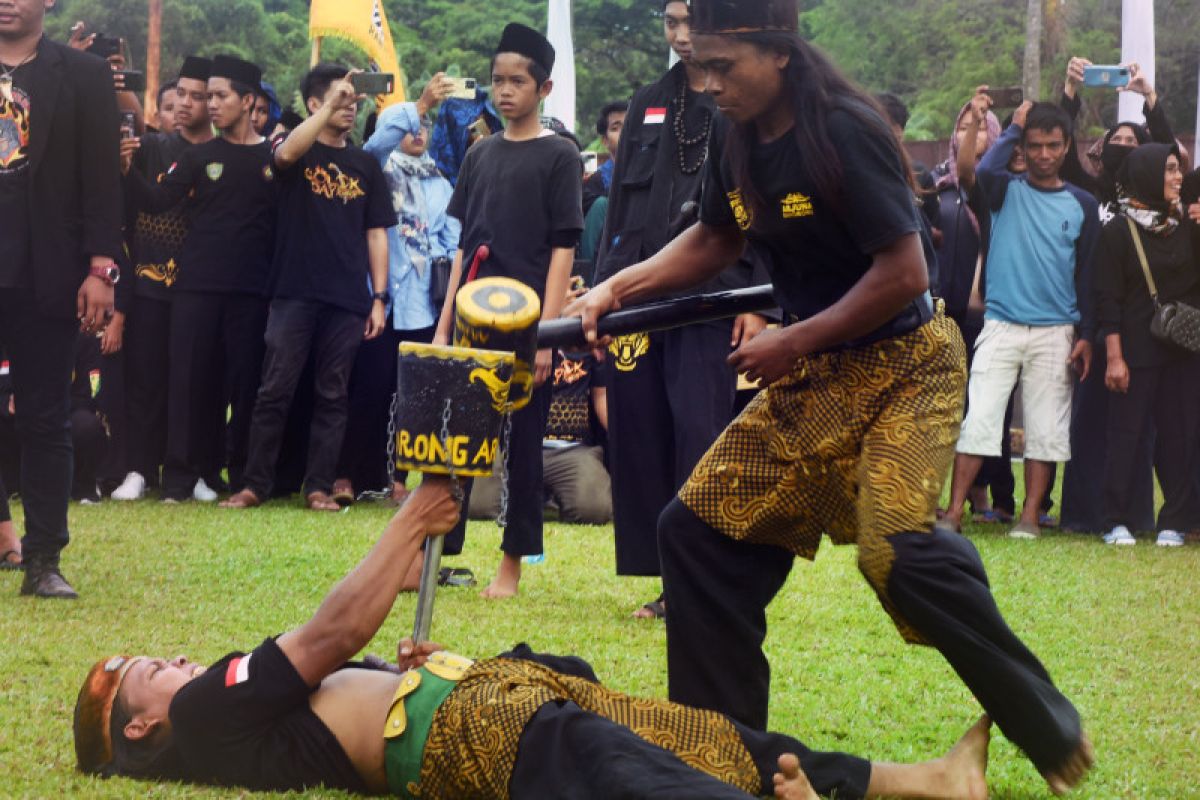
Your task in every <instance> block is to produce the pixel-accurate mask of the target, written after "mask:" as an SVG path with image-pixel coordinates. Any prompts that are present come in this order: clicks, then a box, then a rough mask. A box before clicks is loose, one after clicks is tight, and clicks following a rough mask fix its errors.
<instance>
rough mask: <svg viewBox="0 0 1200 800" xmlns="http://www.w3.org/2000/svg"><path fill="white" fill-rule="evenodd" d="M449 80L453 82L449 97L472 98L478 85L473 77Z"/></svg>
mask: <svg viewBox="0 0 1200 800" xmlns="http://www.w3.org/2000/svg"><path fill="white" fill-rule="evenodd" d="M450 80H451V81H452V82H453V83H454V91H453V92H452V93H451V94H450V96H451V97H453V98H456V99H458V100H474V99H475V91H476V90H477V89H478V87H479V85H478V83H477V82H476V80H475V79H474V78H454V77H451V78H450Z"/></svg>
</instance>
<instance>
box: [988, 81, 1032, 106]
mask: <svg viewBox="0 0 1200 800" xmlns="http://www.w3.org/2000/svg"><path fill="white" fill-rule="evenodd" d="M985 94H987V96H988V97H990V98H992V105H993V106H995V107H996V108H1016V107H1017V106H1019V105H1021V103H1024V102H1025V90H1024V89H1022V88H1021V87H1020V86H1009V87H1006V88H1003V89H988V90H987V92H985Z"/></svg>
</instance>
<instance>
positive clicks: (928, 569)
mask: <svg viewBox="0 0 1200 800" xmlns="http://www.w3.org/2000/svg"><path fill="white" fill-rule="evenodd" d="M888 541H889V542H891V544H892V547H893V549H894V551H895V561H894V562H893V564H892V569H891V575H890V578H889V582H888V587H887V590H888V595H889V596H890V598H891V600H892V602H893V603H894V605H895V607H896V609H897V611H898V612H899V613H900V614H901V615H902V616H903V617H904V618H905V619H906V620H907V621H908V622H909V624H911V625H912V626H913V627H914V628H915V629H916V630H917V631H919V632H920V633H921V635H922V636H924V638H925V639H926V640H928V641H929V642H930V643H931V644H932V645H933V646H934V647H936V648H937V649H938V651H939V652H941V654H942V655H943V656H944V657H945V658H946V660H947V661H948V662H949V663H950V665H951V666H952V667H953V668H954V670H955V672H957V673H958V675H959V677H960V678H962V680H963V682H964V683H966V685H967V687H968V688H970V690H971V691H972V693H974V695H975V697H976V698H978V700H979V702H980V704H981V705H982V706H983V708H984V710H985V711H987V713H988V714H989V715H990V716H991V717H992V719H993V720H994V721H995V722H996V724H997V725H999V726H1000V729H1001V730H1002V731H1003V732H1004V735H1005V736H1007V737H1008V738H1009V739H1010V740H1011V741H1013V742H1014V743H1016V744H1017V746H1019V747H1020V748H1021V749H1022V750H1024V751H1025V753H1026V754H1027V755H1028V756H1029V757H1030V759H1031V760H1032V761H1033V762H1034V764H1035V765H1036V766H1037V767H1038V768H1039V769H1040V770H1043V771H1046V770H1051V769H1055V768H1057V767H1060V766H1061V765H1062V764H1063V762H1064V761H1065V759H1066V758H1067V756H1068V755H1070V753H1071V752H1072V751H1073V750H1074V749H1075V747H1076V746H1077V745H1078V743H1079V737H1080V731H1081V728H1080V723H1079V715H1078V714H1077V713H1076V711H1075V708H1074V707H1073V706H1072V705H1071V703H1070V702H1069V701H1068V700H1067V699H1066V698H1065V697H1064V696H1063V695H1062V694H1061V693H1060V692H1059V691H1058V690H1057V689H1056V688H1055V687H1054V684H1053V682H1052V681H1051V680H1050V676H1049V675H1048V674H1047V672H1046V670H1045V669H1044V668H1043V667H1042V665H1041V664H1040V663H1039V662H1038V660H1037V658H1036V657H1034V655H1033V654H1032V653H1031V652H1030V651H1029V650H1028V649H1027V648H1026V647H1025V646H1024V644H1022V643H1021V641H1020V639H1018V638H1017V637H1016V635H1015V634H1014V633H1013V632H1012V631H1011V630H1010V629H1009V627H1008V625H1007V624H1006V623H1005V621H1004V619H1003V617H1001V615H1000V611H999V609H998V608H997V607H996V603H995V600H994V599H993V598H992V594H991V589H990V587H989V585H988V580H987V574H986V573H985V571H984V568H983V562H982V561H981V560H980V558H979V554H978V553H977V552H976V550H975V547H974V546H973V545H972V544H971V543H970V541H969V540H968V539H966V538H964V537H962V536H959V535H957V534H953V533H950V532H948V531H945V530H942V529H940V528H937V529H935V530H934V532H933V533H901V534H897V535H894V536H891V537H889V539H888ZM659 545H660V548H661V550H662V564H663V585H664V588H665V591H666V593H667V596H668V597H669V598H670V601H671V613H670V614H668V615H667V671H668V684H669V691H670V697H671V699H672V700H674V701H676V702H679V703H684V704H686V705H692V706H697V707H700V708H710V709H713V710H715V711H719V712H722V713H724V714H727V715H729V716H730V717H732V718H733V719H735V720H737V721H739V722H741V723H743V724H745V725H748V726H750V727H752V728H755V729H759V730H762V729H765V728H766V725H767V700H768V697H769V689H770V680H771V670H770V665H769V664H768V662H767V659H766V656H765V655H764V654H763V651H762V643H763V640H764V639H765V638H766V634H767V619H766V608H767V606H768V605H769V604H770V602H771V600H772V599H773V598H774V597H775V594H776V593H777V592H778V591H779V589H780V588H781V587H782V586H783V583H784V581H785V580H786V579H787V576H788V573H789V572H790V571H791V568H792V561H793V556H792V554H791V553H790V552H788V551H787V550H783V549H781V548H778V547H773V546H765V545H755V544H747V543H743V542H737V541H734V540H733V539H730V538H729V537H727V536H725V535H724V534H722V533H721V532H719V531H717V530H716V529H714V528H712V527H711V526H709V525H707V524H706V523H704V522H703V521H701V520H700V519H699V518H698V517H697V516H696V515H695V514H694V513H692V511H691V510H690V509H688V508H687V507H686V506H685V505H683V503H681V502H680V501H679V500H674V501H672V502H671V504H670V505H668V506H667V509H666V511H664V512H663V515H662V518H661V520H660V523H659ZM714 642H719V643H720V646H719V647H714V646H713V643H714ZM730 676H737V677H736V680H731V679H730Z"/></svg>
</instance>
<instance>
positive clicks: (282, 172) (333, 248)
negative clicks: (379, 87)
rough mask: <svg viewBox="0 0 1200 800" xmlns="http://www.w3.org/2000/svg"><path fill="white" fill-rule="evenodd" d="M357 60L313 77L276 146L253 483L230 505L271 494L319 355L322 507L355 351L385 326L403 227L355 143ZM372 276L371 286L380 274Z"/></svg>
mask: <svg viewBox="0 0 1200 800" xmlns="http://www.w3.org/2000/svg"><path fill="white" fill-rule="evenodd" d="M346 74H347V70H346V68H345V67H339V66H334V65H329V64H325V65H320V66H317V67H315V68H314V69H313V70H311V71H310V72H309V73H308V75H307V76H305V78H304V83H303V86H302V89H301V93H302V95H303V97H304V102H305V104H306V105H307V106H308V111H309V115H310V116H309V118H308V120H307V121H305V122H304V123H303V124H302V125H300V127H298V128H296V130H294V131H292V133H291V134H289V135H288V137H287V138H286V139H283V140H281V141H280V142H279V144H278V145H277V146H276V148H275V167H276V169H278V171H279V180H280V192H281V194H280V199H281V206H282V213H281V214H280V218H279V223H280V227H279V238H278V241H277V242H276V250H275V264H274V284H275V288H274V299H273V300H272V302H271V313H270V317H269V318H268V320H267V334H266V343H267V357H266V360H265V362H264V365H263V383H262V387H261V388H260V389H259V393H258V399H257V401H256V403H255V407H254V424H253V426H252V434H251V438H250V459H249V461H248V462H247V464H246V487H245V488H244V489H242V490H241V491H240V492H238V493H237V494H235V495H234V496H233V497H231V498H229V500H227V501H226V502H224V503H222V504H221V505H222V507H224V508H251V507H253V506H257V505H260V504H261V503H262V502H263V501H264V500H266V499H268V498H269V497H270V496H271V488H272V484H273V483H274V478H275V463H276V461H277V460H278V458H279V449H280V447H281V446H282V444H283V434H284V426H285V425H286V423H287V414H288V408H289V406H290V405H291V403H292V397H293V395H294V394H295V391H296V384H297V382H298V381H299V380H300V375H301V373H302V372H303V371H304V366H305V364H306V363H307V362H308V358H309V354H310V353H312V354H313V355H314V356H315V367H316V369H315V376H316V378H315V390H316V391H315V392H314V396H315V402H314V407H313V415H312V427H311V434H310V437H309V446H308V469H307V472H306V474H305V476H304V492H305V497H306V498H307V501H308V507H309V508H310V509H312V510H313V511H337V510H338V508H339V506H338V504H337V503H335V502H334V501H333V499H332V498H331V497H330V491H331V490H332V488H333V479H334V477H335V476H334V472H335V470H336V468H337V458H338V454H339V453H340V452H341V447H342V435H343V434H344V433H345V430H346V403H347V396H346V390H347V385H348V383H349V381H350V369H351V367H352V366H353V365H354V354H355V353H356V352H357V350H358V345H359V342H361V341H362V340H363V338H364V336H365V338H367V339H374V338H375V337H376V336H378V335H379V334H380V332H381V331H382V330H383V324H384V316H385V309H386V307H387V275H388V272H387V269H388V263H387V229H388V228H390V227H391V226H393V225H395V224H396V212H395V210H393V208H392V200H391V195H390V194H389V193H388V191H387V185H386V182H385V180H384V177H383V170H382V169H381V168H380V166H379V162H378V161H376V160H375V158H374V157H373V156H371V155H369V154H368V153H366V152H365V151H363V150H362V149H360V148H358V147H354V146H351V145H350V144H348V141H347V140H348V139H349V136H350V133H351V131H353V129H354V120H355V117H356V116H357V114H358V102H359V99H360V98H359V97H358V96H357V95H356V94H355V92H354V87H353V86H351V85H350V82H349V81H348V80H346ZM368 278H369V283H368Z"/></svg>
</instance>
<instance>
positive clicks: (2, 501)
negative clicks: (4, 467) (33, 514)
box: [0, 476, 12, 522]
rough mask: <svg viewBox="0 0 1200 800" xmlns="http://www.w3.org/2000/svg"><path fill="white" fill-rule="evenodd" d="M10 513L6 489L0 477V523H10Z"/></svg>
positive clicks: (2, 478)
mask: <svg viewBox="0 0 1200 800" xmlns="http://www.w3.org/2000/svg"><path fill="white" fill-rule="evenodd" d="M11 521H12V511H10V510H9V508H8V488H7V487H6V486H5V485H4V477H3V476H0V522H11Z"/></svg>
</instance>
